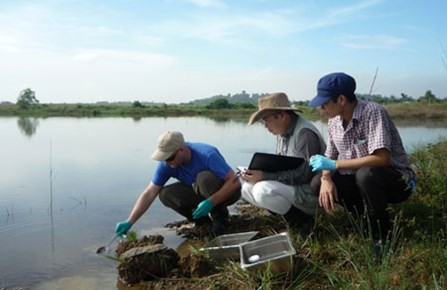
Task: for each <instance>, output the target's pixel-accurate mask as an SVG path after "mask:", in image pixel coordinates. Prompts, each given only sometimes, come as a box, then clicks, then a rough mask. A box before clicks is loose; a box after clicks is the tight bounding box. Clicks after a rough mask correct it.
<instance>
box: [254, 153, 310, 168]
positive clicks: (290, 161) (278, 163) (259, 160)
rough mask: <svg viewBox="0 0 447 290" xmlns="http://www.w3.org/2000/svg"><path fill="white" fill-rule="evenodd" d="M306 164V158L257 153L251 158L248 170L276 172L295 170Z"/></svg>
mask: <svg viewBox="0 0 447 290" xmlns="http://www.w3.org/2000/svg"><path fill="white" fill-rule="evenodd" d="M303 162H304V158H299V157H292V156H285V155H278V154H270V153H261V152H256V153H255V154H253V157H252V158H251V161H250V165H249V166H248V169H253V170H262V171H266V172H276V171H283V170H290V169H295V168H297V167H298V166H300V165H301V164H302V163H303Z"/></svg>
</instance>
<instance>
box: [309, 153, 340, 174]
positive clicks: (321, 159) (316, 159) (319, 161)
mask: <svg viewBox="0 0 447 290" xmlns="http://www.w3.org/2000/svg"><path fill="white" fill-rule="evenodd" d="M309 165H310V166H312V167H313V169H312V172H315V171H319V170H331V171H332V170H335V160H332V159H330V158H327V157H325V156H322V155H314V156H312V157H311V158H310V161H309Z"/></svg>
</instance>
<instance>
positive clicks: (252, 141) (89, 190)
mask: <svg viewBox="0 0 447 290" xmlns="http://www.w3.org/2000/svg"><path fill="white" fill-rule="evenodd" d="M315 124H316V125H317V127H318V128H319V129H320V130H321V131H322V132H323V134H325V132H326V126H325V123H323V122H321V121H317V122H315ZM398 129H399V132H400V133H401V136H402V139H403V142H404V144H405V146H406V148H407V150H409V151H411V150H413V149H414V148H415V147H416V146H419V145H422V144H426V143H428V142H435V141H436V140H438V139H439V137H441V136H444V137H445V136H447V124H440V125H439V124H438V125H435V124H422V125H408V124H405V125H399V124H398ZM166 130H178V131H181V132H183V134H184V135H185V138H186V139H187V140H189V141H200V142H206V143H210V144H213V145H216V146H217V147H218V148H219V150H220V151H221V153H222V154H223V155H224V157H225V158H226V159H227V161H228V163H229V164H230V165H232V166H233V167H236V166H238V165H246V164H247V163H248V162H249V160H250V158H251V155H252V154H253V153H254V152H256V151H262V152H273V151H274V148H275V138H274V137H273V136H272V135H271V134H270V133H268V132H267V131H266V130H265V129H264V128H263V127H262V126H260V125H254V126H248V125H246V120H243V121H237V120H214V119H210V118H204V117H184V118H183V117H182V118H180V117H179V118H143V119H140V120H134V119H132V118H47V119H34V118H17V117H7V118H5V117H2V118H0V132H1V137H0V141H1V142H0V144H1V145H0V146H1V150H0V160H1V162H0V170H1V176H0V237H1V247H0V288H2V287H6V288H13V287H24V288H27V289H31V288H32V289H116V288H117V286H116V282H117V272H116V266H117V263H116V262H115V261H112V260H110V259H107V258H105V257H104V256H100V255H97V254H96V249H97V248H98V247H99V246H101V245H105V244H107V243H108V242H109V241H111V240H112V239H113V237H114V227H115V224H116V222H117V221H120V220H124V219H125V218H126V217H127V215H128V214H129V211H130V210H131V208H132V206H133V204H134V202H135V200H136V199H137V197H138V196H139V194H140V192H141V191H142V190H143V189H144V188H145V187H146V185H147V183H148V182H149V181H150V179H151V177H152V174H153V171H154V169H155V165H156V162H155V161H152V160H151V159H150V155H151V153H152V151H153V149H154V148H155V146H156V142H157V137H158V136H159V135H160V134H161V133H162V132H164V131H166ZM181 219H182V217H181V216H179V215H177V214H176V213H175V212H174V211H171V210H168V209H166V208H164V207H163V206H161V203H160V202H159V201H158V200H156V201H155V203H154V204H153V206H152V207H151V209H150V210H149V211H148V212H147V213H146V214H145V215H144V216H143V217H142V218H141V219H140V220H139V221H138V223H136V224H135V226H134V227H133V229H134V230H136V231H137V232H138V233H139V235H140V236H142V235H149V234H161V235H163V236H164V237H165V243H166V245H167V246H168V247H173V248H175V247H177V246H178V245H179V244H180V243H181V242H182V241H181V238H179V237H177V236H176V235H175V233H173V231H171V230H168V229H166V228H164V225H165V224H167V223H168V222H172V221H176V220H181Z"/></svg>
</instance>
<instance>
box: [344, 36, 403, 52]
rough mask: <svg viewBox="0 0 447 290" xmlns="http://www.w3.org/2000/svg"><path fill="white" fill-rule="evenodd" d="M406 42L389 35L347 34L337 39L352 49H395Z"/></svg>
mask: <svg viewBox="0 0 447 290" xmlns="http://www.w3.org/2000/svg"><path fill="white" fill-rule="evenodd" d="M405 42H406V40H405V39H403V38H400V37H395V36H391V35H348V36H344V37H341V38H340V39H339V45H340V46H343V47H347V48H352V49H378V50H395V49H398V48H400V47H401V46H402V44H404V43H405Z"/></svg>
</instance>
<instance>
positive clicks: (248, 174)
mask: <svg viewBox="0 0 447 290" xmlns="http://www.w3.org/2000/svg"><path fill="white" fill-rule="evenodd" d="M241 177H242V179H243V180H244V181H246V182H249V183H251V184H255V183H256V182H258V181H261V180H262V171H261V170H250V169H247V170H245V171H244V172H242V174H241Z"/></svg>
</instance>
